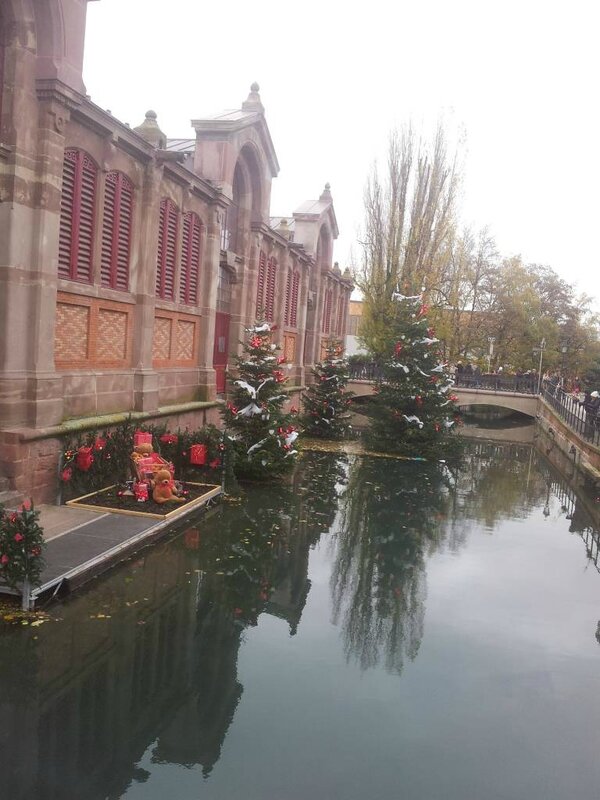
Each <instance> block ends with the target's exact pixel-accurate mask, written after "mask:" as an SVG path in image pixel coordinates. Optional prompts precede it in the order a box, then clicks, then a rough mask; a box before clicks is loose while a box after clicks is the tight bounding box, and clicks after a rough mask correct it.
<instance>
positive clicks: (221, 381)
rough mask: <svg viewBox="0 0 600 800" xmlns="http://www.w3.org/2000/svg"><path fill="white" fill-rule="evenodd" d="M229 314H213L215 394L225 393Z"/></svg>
mask: <svg viewBox="0 0 600 800" xmlns="http://www.w3.org/2000/svg"><path fill="white" fill-rule="evenodd" d="M229 319H230V316H229V314H223V313H222V312H221V311H217V313H216V314H215V346H214V350H213V367H214V370H215V373H216V379H217V393H218V394H223V393H224V392H225V372H226V371H227V356H228V355H229Z"/></svg>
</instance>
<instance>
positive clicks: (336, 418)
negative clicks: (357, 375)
mask: <svg viewBox="0 0 600 800" xmlns="http://www.w3.org/2000/svg"><path fill="white" fill-rule="evenodd" d="M343 352H344V351H343V349H342V346H341V345H340V344H339V342H334V341H330V342H327V344H326V345H325V358H324V359H323V360H322V361H320V362H319V363H318V364H316V365H315V367H314V369H313V370H312V374H313V377H314V383H313V384H311V386H309V388H308V391H307V392H306V394H305V395H303V397H302V405H303V407H304V415H303V416H302V418H301V423H302V426H303V427H304V433H306V434H307V435H308V436H320V437H322V438H323V439H344V438H345V437H347V436H348V435H349V434H350V432H351V430H352V426H351V425H350V413H349V411H348V406H349V405H350V403H351V398H352V394H353V393H352V392H347V391H345V388H346V384H347V383H348V362H347V360H346V359H345V358H344V356H343Z"/></svg>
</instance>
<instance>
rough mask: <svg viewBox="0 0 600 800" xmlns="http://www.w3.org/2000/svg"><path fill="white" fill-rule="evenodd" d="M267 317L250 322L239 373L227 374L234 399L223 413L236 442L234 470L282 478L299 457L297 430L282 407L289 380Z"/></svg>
mask: <svg viewBox="0 0 600 800" xmlns="http://www.w3.org/2000/svg"><path fill="white" fill-rule="evenodd" d="M271 331H272V328H271V326H270V324H269V323H268V322H260V321H259V322H257V323H256V324H255V325H254V326H253V327H252V328H248V329H247V332H248V334H249V336H248V341H247V342H246V343H244V349H243V352H242V355H240V356H235V357H234V362H235V364H236V367H237V369H236V374H235V375H231V374H230V375H229V376H228V377H229V380H230V382H231V386H232V392H231V399H230V400H229V402H228V403H227V405H226V407H225V408H224V409H223V411H222V418H223V422H224V425H225V428H226V430H227V433H228V434H229V436H230V438H231V440H232V442H231V450H232V451H233V453H234V456H235V466H234V469H235V473H236V475H237V476H238V477H241V478H249V479H251V480H268V479H274V478H278V477H280V476H282V475H284V474H285V473H287V472H290V471H291V469H292V468H293V466H294V463H295V457H296V455H297V452H298V451H297V450H296V447H295V441H296V438H297V437H298V431H297V430H296V427H295V426H294V425H293V424H292V415H291V414H289V413H285V412H284V411H283V404H284V402H285V401H286V400H287V395H286V394H285V392H284V391H283V387H284V385H285V383H286V381H287V378H286V377H285V375H284V373H283V371H282V369H281V365H282V364H283V362H284V359H283V358H282V357H281V356H278V351H279V350H280V348H279V346H278V345H276V344H274V343H273V342H272V341H271Z"/></svg>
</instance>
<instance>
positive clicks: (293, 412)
mask: <svg viewBox="0 0 600 800" xmlns="http://www.w3.org/2000/svg"><path fill="white" fill-rule="evenodd" d="M297 413H298V409H297V408H296V406H292V407H291V408H290V414H297Z"/></svg>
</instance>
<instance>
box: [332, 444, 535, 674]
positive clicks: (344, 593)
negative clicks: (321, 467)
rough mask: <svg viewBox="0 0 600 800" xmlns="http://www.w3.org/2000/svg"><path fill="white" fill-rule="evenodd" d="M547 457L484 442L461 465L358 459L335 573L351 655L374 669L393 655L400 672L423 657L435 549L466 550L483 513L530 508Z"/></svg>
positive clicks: (336, 605)
mask: <svg viewBox="0 0 600 800" xmlns="http://www.w3.org/2000/svg"><path fill="white" fill-rule="evenodd" d="M540 458H541V457H540V456H539V455H537V454H535V452H534V451H533V449H532V448H531V447H529V446H524V445H510V444H496V443H487V442H474V443H473V444H472V445H470V446H469V447H468V449H467V450H466V452H465V453H464V455H463V458H462V460H461V464H460V467H456V466H455V467H452V468H450V467H448V466H447V465H446V464H444V463H442V462H440V463H439V464H423V463H418V462H403V461H396V460H388V459H385V460H382V459H360V458H359V459H357V460H356V461H355V462H354V464H353V466H352V468H351V471H350V480H349V485H348V489H347V492H346V495H345V498H344V502H343V521H342V527H341V530H340V531H339V533H338V534H337V536H336V541H335V561H334V567H333V571H332V576H331V590H332V596H333V609H334V622H335V623H336V624H339V625H341V630H342V639H343V643H344V650H345V654H346V658H347V659H348V660H350V659H355V660H356V661H357V662H358V664H360V666H361V668H362V669H368V668H370V667H374V666H376V665H377V664H379V663H380V662H381V661H382V659H383V663H384V665H385V668H386V669H387V670H388V671H389V672H396V673H400V672H401V671H402V669H403V666H404V663H405V661H406V659H407V658H408V659H409V660H413V659H414V658H415V657H416V655H417V653H418V651H419V647H420V644H421V639H422V636H423V625H424V617H425V600H426V595H427V581H426V560H427V558H428V557H430V556H431V555H433V554H434V553H435V552H436V551H438V550H440V549H441V548H447V549H450V550H452V551H456V550H458V549H459V548H460V547H461V546H462V545H463V544H464V542H465V540H466V537H467V535H468V533H469V530H470V529H471V527H472V526H473V525H474V524H475V523H477V524H479V525H480V524H482V523H483V525H484V526H485V528H486V529H487V530H488V531H492V530H493V529H494V527H495V526H496V525H497V524H498V523H499V521H501V520H503V519H508V518H513V519H514V518H517V519H519V518H524V517H525V516H526V515H527V514H528V513H529V511H530V510H531V508H532V507H533V506H535V505H537V504H539V503H540V502H541V501H542V499H543V497H544V495H545V493H546V491H547V483H546V481H544V478H543V473H542V472H541V471H540V464H539V463H538V462H539V460H540Z"/></svg>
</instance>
